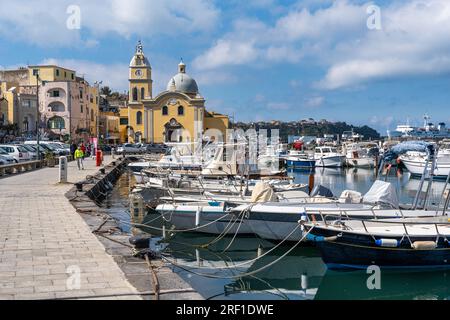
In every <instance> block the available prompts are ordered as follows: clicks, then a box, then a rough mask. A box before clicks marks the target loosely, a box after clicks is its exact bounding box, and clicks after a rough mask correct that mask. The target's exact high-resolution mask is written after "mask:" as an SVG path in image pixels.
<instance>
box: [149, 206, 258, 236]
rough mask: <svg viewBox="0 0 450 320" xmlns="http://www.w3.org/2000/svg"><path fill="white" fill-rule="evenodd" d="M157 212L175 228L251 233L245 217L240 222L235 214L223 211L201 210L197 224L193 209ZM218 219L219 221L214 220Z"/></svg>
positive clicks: (207, 231) (217, 232)
mask: <svg viewBox="0 0 450 320" xmlns="http://www.w3.org/2000/svg"><path fill="white" fill-rule="evenodd" d="M158 212H159V213H160V214H162V215H163V216H164V218H165V220H166V221H168V222H169V223H171V224H173V225H174V226H175V228H176V229H177V230H192V231H193V232H200V233H207V234H230V235H234V234H253V231H252V230H251V229H250V228H249V226H248V224H247V222H246V221H245V219H243V221H242V222H241V219H239V218H238V219H236V216H234V215H230V214H226V213H223V212H202V213H201V215H200V221H199V224H198V225H196V212H195V211H165V210H164V211H160V210H158ZM220 218H222V219H220ZM219 219H220V221H216V220H219ZM214 221H215V222H214ZM230 221H231V222H230ZM233 221H235V222H233Z"/></svg>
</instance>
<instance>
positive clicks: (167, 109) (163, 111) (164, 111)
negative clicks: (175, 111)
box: [162, 106, 169, 116]
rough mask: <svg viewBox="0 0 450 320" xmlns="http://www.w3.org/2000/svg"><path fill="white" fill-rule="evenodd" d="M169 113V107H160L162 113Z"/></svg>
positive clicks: (164, 114) (165, 114)
mask: <svg viewBox="0 0 450 320" xmlns="http://www.w3.org/2000/svg"><path fill="white" fill-rule="evenodd" d="M168 114H169V108H168V107H167V106H164V107H162V115H163V116H167V115H168Z"/></svg>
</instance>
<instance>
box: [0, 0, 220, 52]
mask: <svg viewBox="0 0 450 320" xmlns="http://www.w3.org/2000/svg"><path fill="white" fill-rule="evenodd" d="M72 4H74V3H73V1H72V0H41V1H33V0H21V1H13V0H0V7H1V8H8V10H7V14H5V12H6V11H5V12H4V13H3V14H1V15H0V36H1V37H5V38H10V39H13V40H21V41H27V42H30V43H33V44H36V45H39V46H44V47H47V46H54V47H60V46H79V45H86V46H92V45H93V44H95V43H96V40H95V39H92V38H88V39H87V40H85V39H84V37H86V33H88V34H90V35H93V36H95V37H100V36H103V35H106V34H108V33H115V34H118V35H120V36H122V37H130V36H131V35H138V36H141V37H150V36H152V35H182V34H186V33H189V32H208V31H209V30H212V29H213V28H214V26H215V24H216V22H217V20H218V17H219V13H220V12H219V10H218V9H216V8H215V7H214V6H213V4H211V2H209V1H206V0H190V1H183V0H171V1H164V0H128V1H122V0H109V1H91V0H78V1H77V2H76V5H78V6H79V8H80V10H81V29H80V30H69V29H68V28H67V26H66V20H67V19H68V18H69V14H67V12H66V10H67V8H68V6H69V5H72Z"/></svg>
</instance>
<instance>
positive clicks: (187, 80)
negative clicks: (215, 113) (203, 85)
mask: <svg viewBox="0 0 450 320" xmlns="http://www.w3.org/2000/svg"><path fill="white" fill-rule="evenodd" d="M167 91H179V92H183V93H191V94H197V93H198V86H197V82H196V81H195V80H194V79H193V78H192V77H191V76H189V75H188V74H187V73H186V65H185V64H184V63H183V61H181V63H180V64H179V65H178V73H177V74H176V75H175V76H173V77H172V79H170V81H169V83H168V84H167Z"/></svg>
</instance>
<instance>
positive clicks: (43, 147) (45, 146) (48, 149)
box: [33, 144, 52, 151]
mask: <svg viewBox="0 0 450 320" xmlns="http://www.w3.org/2000/svg"><path fill="white" fill-rule="evenodd" d="M33 147H35V148H36V149H37V144H33ZM39 148H40V149H43V150H45V151H52V149H50V148H49V147H48V146H47V145H45V144H40V145H39Z"/></svg>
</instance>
